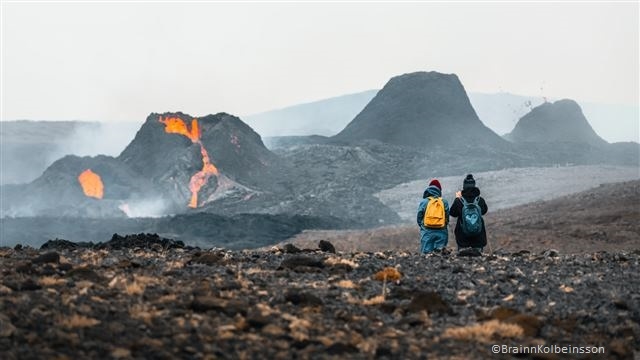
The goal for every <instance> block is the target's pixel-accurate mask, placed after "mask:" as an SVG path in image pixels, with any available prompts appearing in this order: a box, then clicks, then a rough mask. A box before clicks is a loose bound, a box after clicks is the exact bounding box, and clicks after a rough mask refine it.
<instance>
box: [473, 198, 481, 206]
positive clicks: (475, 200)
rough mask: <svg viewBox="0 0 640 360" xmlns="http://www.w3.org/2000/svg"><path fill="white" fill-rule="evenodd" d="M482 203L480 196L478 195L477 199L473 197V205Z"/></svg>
mask: <svg viewBox="0 0 640 360" xmlns="http://www.w3.org/2000/svg"><path fill="white" fill-rule="evenodd" d="M479 203H480V196H476V198H475V199H473V205H478V204H479Z"/></svg>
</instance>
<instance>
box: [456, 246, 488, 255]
mask: <svg viewBox="0 0 640 360" xmlns="http://www.w3.org/2000/svg"><path fill="white" fill-rule="evenodd" d="M458 256H482V253H481V252H480V250H479V249H476V248H472V247H466V248H462V249H460V250H458Z"/></svg>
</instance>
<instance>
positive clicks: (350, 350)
mask: <svg viewBox="0 0 640 360" xmlns="http://www.w3.org/2000/svg"><path fill="white" fill-rule="evenodd" d="M326 352H327V354H329V355H344V354H355V353H357V352H358V348H357V347H355V346H353V345H351V344H344V343H341V342H337V343H333V344H332V345H331V346H329V347H328V348H327V350H326Z"/></svg>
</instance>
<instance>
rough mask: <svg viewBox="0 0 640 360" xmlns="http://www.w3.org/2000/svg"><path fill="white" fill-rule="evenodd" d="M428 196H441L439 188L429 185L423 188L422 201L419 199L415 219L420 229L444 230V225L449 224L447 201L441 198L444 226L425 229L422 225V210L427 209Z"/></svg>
mask: <svg viewBox="0 0 640 360" xmlns="http://www.w3.org/2000/svg"><path fill="white" fill-rule="evenodd" d="M430 196H437V197H442V193H441V192H440V189H438V188H437V187H435V186H429V187H428V188H426V189H425V191H424V193H423V194H422V201H420V205H419V206H418V216H417V218H416V220H417V221H418V226H420V229H421V230H446V226H447V225H449V203H448V202H447V200H445V199H442V202H443V203H444V213H445V214H444V216H445V228H444V229H427V228H425V227H424V224H423V220H424V212H425V211H426V209H427V204H428V203H429V199H428V198H429V197H430Z"/></svg>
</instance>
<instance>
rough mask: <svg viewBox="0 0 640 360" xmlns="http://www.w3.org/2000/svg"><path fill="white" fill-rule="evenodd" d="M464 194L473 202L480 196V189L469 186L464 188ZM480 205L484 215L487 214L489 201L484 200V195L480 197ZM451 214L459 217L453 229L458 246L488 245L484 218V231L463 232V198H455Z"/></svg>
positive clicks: (450, 210)
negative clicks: (477, 233) (474, 233)
mask: <svg viewBox="0 0 640 360" xmlns="http://www.w3.org/2000/svg"><path fill="white" fill-rule="evenodd" d="M462 196H463V197H464V199H465V200H466V201H467V202H473V201H474V200H475V199H476V197H479V196H480V189H478V188H477V187H472V188H468V189H465V190H462ZM478 205H480V210H481V211H482V215H484V214H486V213H487V211H488V210H489V209H488V208H487V203H486V202H485V201H484V199H483V198H482V197H480V198H479V199H478ZM449 215H451V216H453V217H457V218H458V220H457V221H456V228H455V230H454V231H453V232H454V233H455V234H456V243H457V244H458V247H461V248H463V247H485V246H486V245H487V231H486V230H485V227H484V223H485V222H484V218H483V219H482V220H483V221H482V232H481V233H480V235H477V236H467V235H465V234H463V233H462V227H461V225H460V222H461V221H462V219H461V218H460V215H462V200H460V199H458V198H456V199H455V200H453V204H451V209H449Z"/></svg>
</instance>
